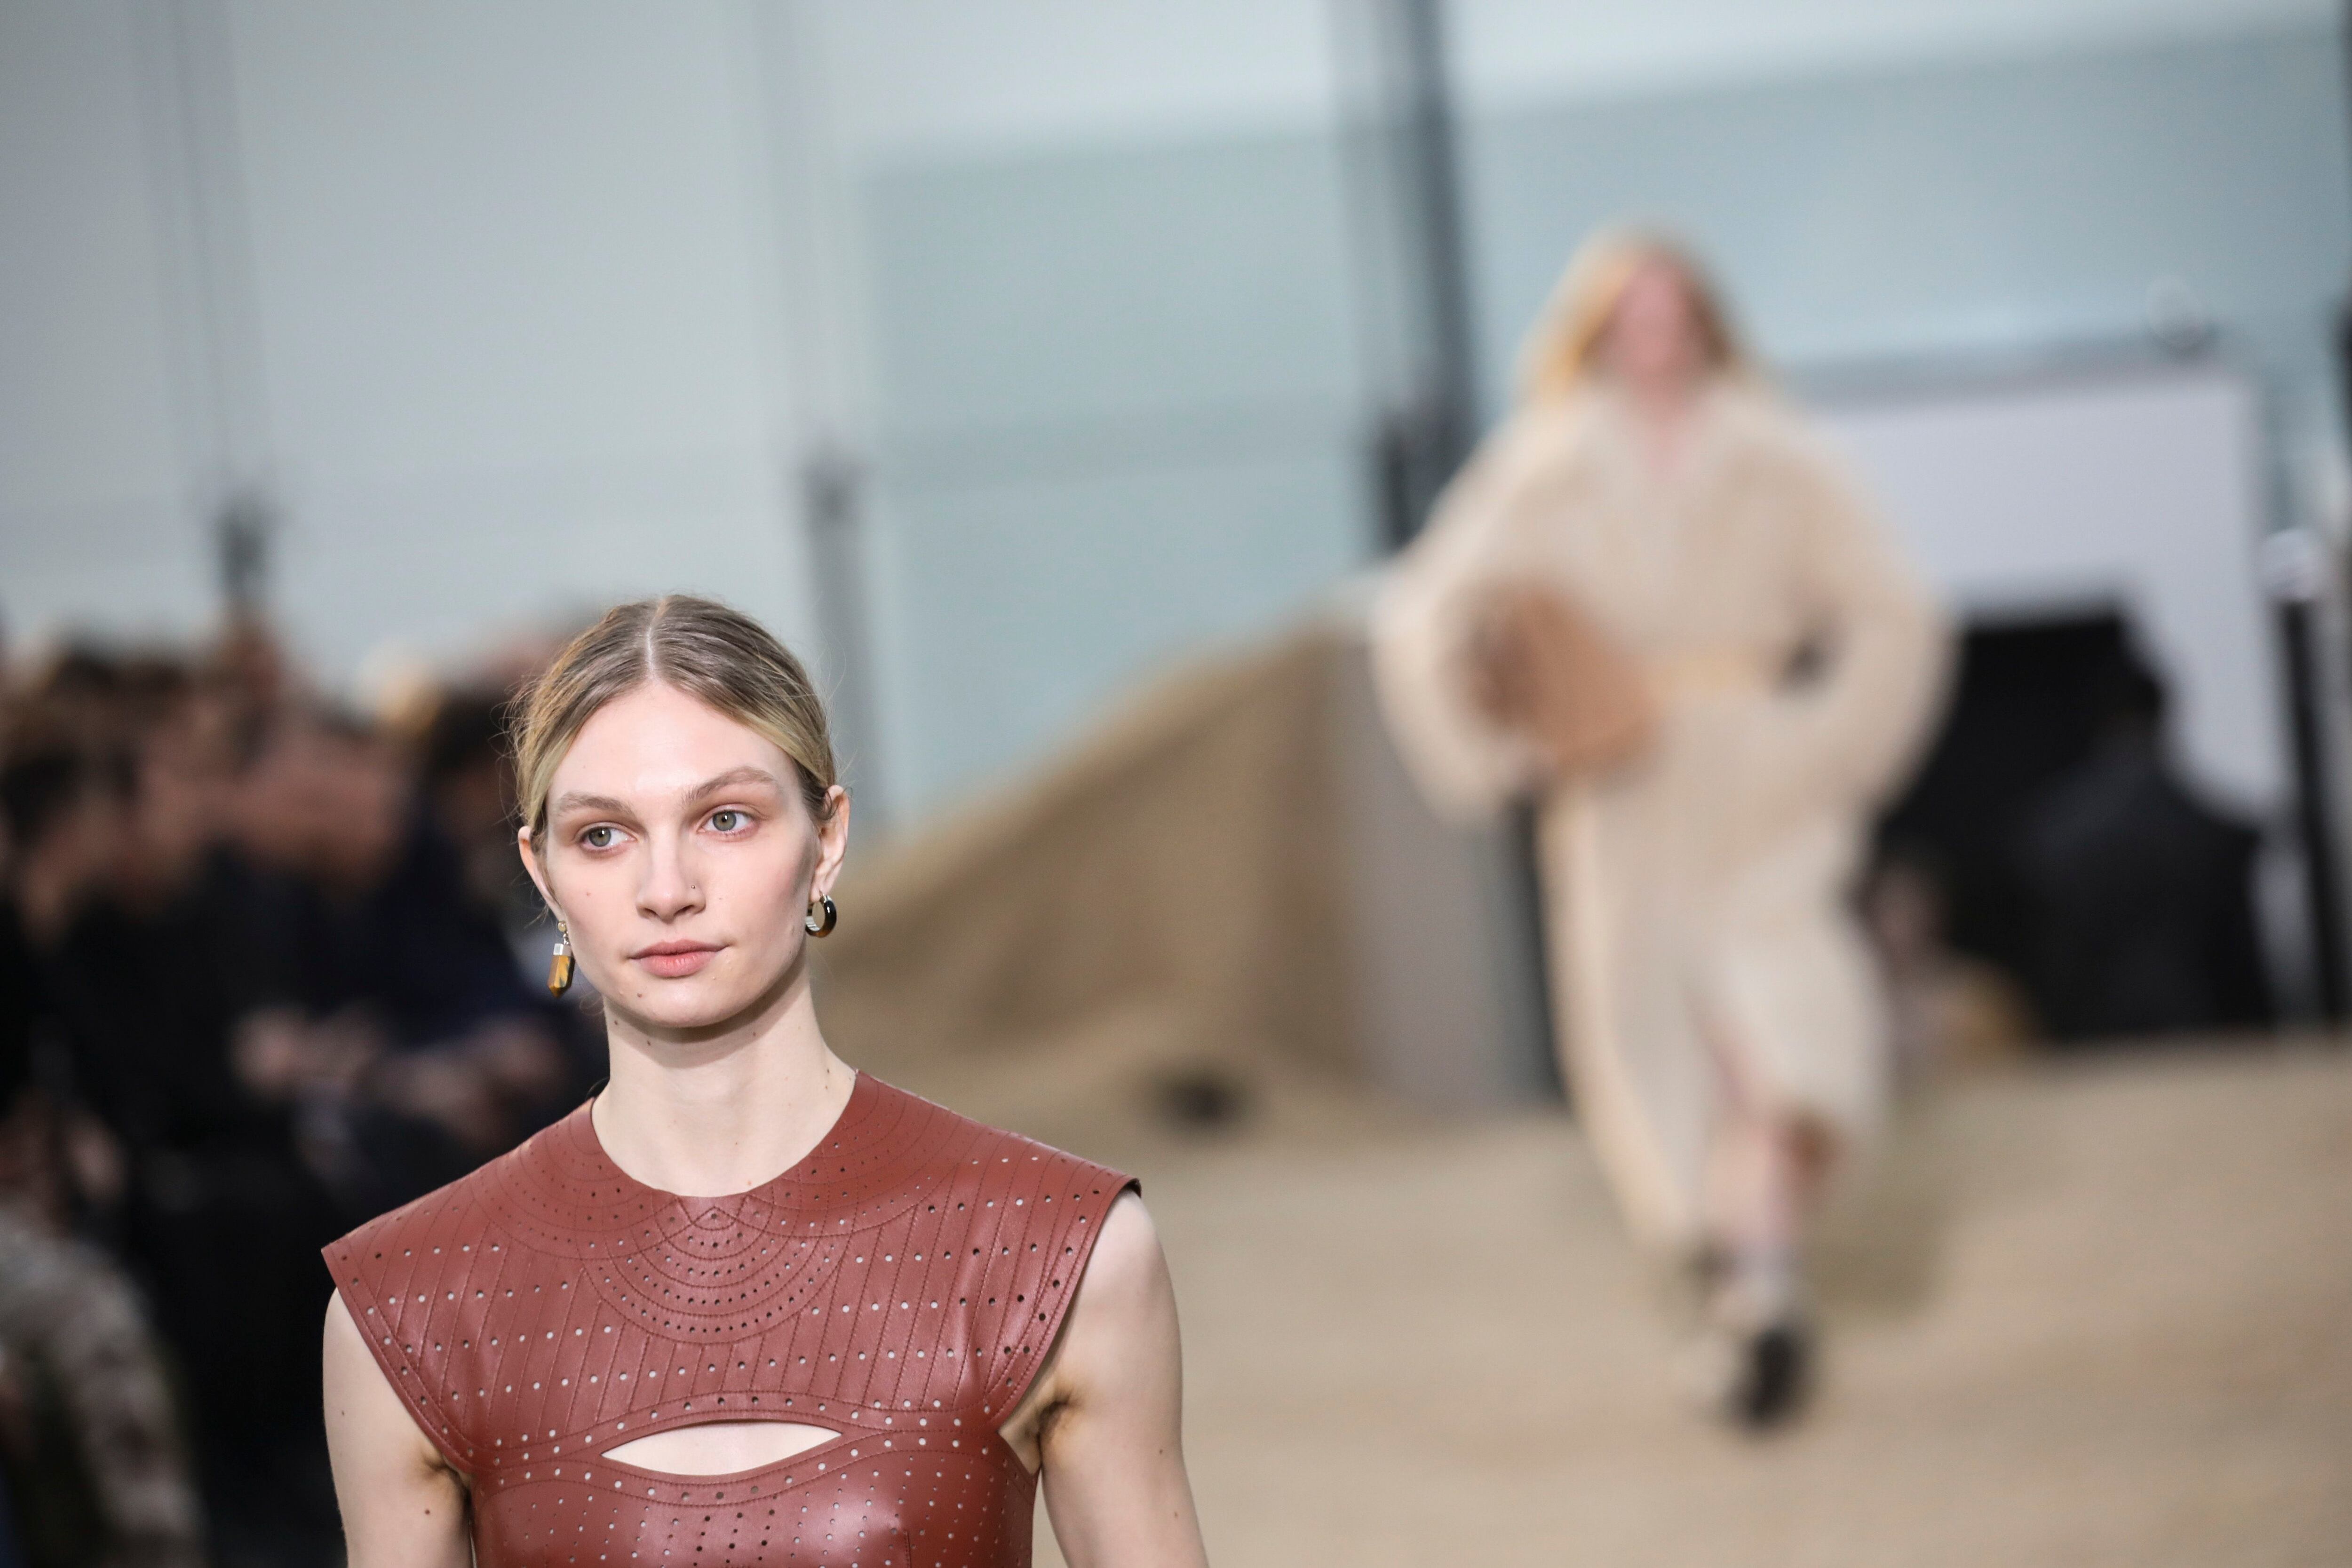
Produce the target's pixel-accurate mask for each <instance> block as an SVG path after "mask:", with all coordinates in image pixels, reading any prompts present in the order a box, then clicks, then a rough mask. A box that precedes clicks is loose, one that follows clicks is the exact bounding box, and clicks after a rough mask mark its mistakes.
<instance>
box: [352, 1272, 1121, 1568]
mask: <svg viewBox="0 0 2352 1568" xmlns="http://www.w3.org/2000/svg"><path fill="white" fill-rule="evenodd" d="M1106 1234H1108V1233H1106ZM323 1361H324V1364H325V1371H326V1379H325V1381H326V1392H327V1451H328V1454H329V1455H330V1456H331V1458H332V1459H333V1460H334V1465H335V1499H336V1501H337V1502H339V1503H340V1504H341V1506H342V1511H343V1540H344V1546H345V1550H346V1552H348V1554H349V1556H348V1562H349V1565H350V1568H467V1565H468V1564H470V1563H472V1561H473V1547H472V1544H471V1542H470V1541H469V1540H468V1538H467V1526H466V1486H465V1482H464V1481H463V1480H462V1479H459V1478H458V1475H457V1471H455V1470H453V1469H450V1468H449V1466H448V1462H447V1461H446V1460H445V1459H443V1458H442V1457H441V1454H440V1451H439V1450H438V1449H436V1448H434V1447H433V1444H432V1442H431V1441H430V1440H429V1439H428V1438H426V1437H425V1434H424V1433H423V1432H422V1431H419V1430H418V1429H417V1426H416V1422H415V1418H414V1417H412V1416H410V1415H409V1413H408V1406H405V1405H404V1404H402V1403H401V1401H400V1396H399V1395H398V1394H396V1393H394V1391H393V1387H392V1385H391V1384H390V1383H387V1382H386V1381H384V1375H383V1368H381V1367H379V1366H378V1365H376V1362H375V1357H374V1356H373V1355H371V1354H368V1347H367V1344H366V1343H365V1342H364V1341H362V1339H361V1338H360V1331H359V1327H358V1325H357V1324H355V1323H353V1322H352V1314H351V1313H350V1312H348V1311H347V1310H345V1308H344V1306H343V1299H342V1297H341V1296H340V1295H338V1296H337V1297H335V1299H334V1300H333V1301H331V1302H329V1303H328V1306H327V1334H326V1346H325V1352H324V1355H323Z"/></svg>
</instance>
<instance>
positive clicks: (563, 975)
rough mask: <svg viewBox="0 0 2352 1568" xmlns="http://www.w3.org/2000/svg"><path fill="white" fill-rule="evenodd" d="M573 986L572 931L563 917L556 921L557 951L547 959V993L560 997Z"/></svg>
mask: <svg viewBox="0 0 2352 1568" xmlns="http://www.w3.org/2000/svg"><path fill="white" fill-rule="evenodd" d="M571 988H572V932H571V929H570V928H569V927H567V926H566V925H564V924H563V922H562V920H561V919H558V920H557V921H556V923H555V951H554V952H553V953H551V954H550V955H549V956H548V959H547V994H548V995H549V996H551V997H560V996H562V994H563V993H564V992H566V991H568V990H570V989H571Z"/></svg>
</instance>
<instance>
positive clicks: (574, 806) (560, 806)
mask: <svg viewBox="0 0 2352 1568" xmlns="http://www.w3.org/2000/svg"><path fill="white" fill-rule="evenodd" d="M573 811H599V812H603V813H604V814H606V815H609V816H614V817H625V816H627V815H628V814H629V808H628V806H627V805H626V804H625V803H624V802H622V801H619V800H614V799H613V797H612V796H610V795H583V794H579V793H577V792H572V793H567V794H562V795H559V796H557V797H556V798H555V804H554V805H552V806H550V807H549V808H548V809H547V814H548V815H549V816H550V817H561V816H565V815H568V814H569V813H571V812H573Z"/></svg>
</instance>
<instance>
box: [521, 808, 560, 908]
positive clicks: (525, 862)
mask: <svg viewBox="0 0 2352 1568" xmlns="http://www.w3.org/2000/svg"><path fill="white" fill-rule="evenodd" d="M515 849H516V851H517V852H519V853H520V854H521V856H522V869H523V870H525V871H527V872H529V873H530V883H531V885H532V886H533V887H536V888H537V889H539V896H540V899H541V902H542V903H544V904H546V905H547V912H548V913H549V914H551V915H555V916H556V918H557V919H559V920H560V919H562V914H561V913H560V912H559V911H558V910H557V909H556V907H555V894H552V893H551V892H549V891H548V887H547V868H546V867H545V866H543V865H541V864H540V863H539V854H538V852H537V851H536V849H535V848H534V847H533V845H532V843H531V839H530V829H529V828H528V827H522V828H517V829H516V830H515Z"/></svg>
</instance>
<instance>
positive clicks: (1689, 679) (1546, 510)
mask: <svg viewBox="0 0 2352 1568" xmlns="http://www.w3.org/2000/svg"><path fill="white" fill-rule="evenodd" d="M1946 643H1947V638H1946V632H1945V628H1944V624H1943V622H1942V620H1941V618H1940V617H1939V615H1938V614H1937V611H1936V608H1935V606H1934V605H1933V604H1932V603H1931V601H1929V599H1928V597H1927V594H1926V593H1925V592H1924V591H1922V589H1921V587H1920V585H1919V583H1918V582H1917V580H1916V579H1915V578H1914V577H1913V575H1912V574H1911V572H1910V571H1909V570H1906V567H1905V565H1904V563H1903V562H1902V560H1901V559H1899V558H1898V557H1897V555H1896V554H1895V552H1894V550H1893V549H1890V548H1889V545H1888V542H1887V540H1886V538H1885V535H1884V533H1883V531H1882V530H1881V528H1879V527H1878V526H1877V524H1876V523H1875V522H1874V519H1873V518H1872V517H1871V514H1870V509H1869V507H1867V505H1866V504H1865V503H1864V500H1863V499H1862V497H1860V496H1859V495H1858V494H1857V493H1856V491H1855V489H1854V488H1853V485H1852V483H1851V482H1850V481H1849V480H1848V478H1847V477H1846V476H1845V475H1844V474H1843V472H1842V470H1841V469H1840V467H1839V465H1837V464H1836V463H1835V462H1834V461H1833V460H1832V458H1831V457H1830V456H1829V455H1828V454H1827V453H1826V452H1825V451H1824V450H1823V449H1822V446H1821V445H1820V444H1818V443H1817V442H1816V441H1815V440H1814V439H1813V437H1812V436H1811V434H1810V433H1809V432H1808V431H1807V430H1806V429H1805V427H1804V424H1803V422H1802V420H1801V418H1800V417H1799V415H1798V414H1797V413H1796V412H1795V411H1794V410H1793V409H1791V408H1790V406H1789V405H1788V404H1787V403H1786V402H1783V401H1782V400H1781V399H1780V397H1778V396H1777V395H1775V393H1774V392H1773V391H1772V390H1771V388H1770V387H1769V385H1767V384H1766V382H1764V380H1763V378H1762V377H1761V376H1760V375H1759V373H1758V371H1756V369H1755V368H1754V366H1753V365H1752V364H1751V363H1750V362H1749V361H1748V358H1747V356H1746V355H1745V353H1744V352H1743V351H1742V350H1741V348H1740V346H1739V343H1738V340H1737V338H1736V337H1735V335H1734V333H1733V331H1732V329H1731V327H1730V324H1729V322H1728V320H1727V317H1726V314H1725V312H1724V309H1723V308H1722V306H1721V304H1720V303H1719V301H1718V300H1717V298H1716V296H1715V294H1714V293H1713V291H1712V290H1711V289H1710V288H1709V287H1708V286H1707V284H1706V279H1705V277H1704V275H1703V274H1702V273H1701V271H1700V269H1699V268H1698V267H1697V266H1696V264H1695V263H1694V262H1693V261H1692V260H1691V259H1690V257H1689V256H1687V255H1685V253H1684V252H1682V251H1681V250H1679V249H1677V248H1676V247H1675V246H1673V245H1671V244H1669V243H1667V242H1664V241H1663V240H1660V239H1656V238H1653V237H1648V236H1642V235H1612V236H1608V237H1605V238H1602V239H1601V240H1599V241H1596V242H1595V243H1593V244H1592V245H1591V246H1589V247H1588V248H1587V249H1586V250H1585V251H1584V252H1583V253H1582V254H1580V256H1579V257H1578V258H1577V260H1576V261H1575V263H1574V264H1573V265H1572V266H1571V267H1570V268H1569V271H1568V273H1567V276H1566V277H1564V278H1563V280H1562V282H1561V284H1560V286H1559V290H1558V291H1557V293H1556V294H1555V296H1554V298H1553V299H1552V301H1551V303H1550V305H1549V308H1547V310H1546V311H1545V313H1544V316H1543V318H1542V319H1541V320H1540V321H1539V322H1538V324H1537V326H1536V329H1535V330H1534V331H1533V333H1532V334H1531V335H1530V337H1529V339H1528V348H1527V350H1526V354H1525V359H1524V361H1523V364H1522V368H1521V378H1520V397H1519V403H1518V407H1517V410H1516V411H1515V412H1514V413H1513V414H1512V415H1511V417H1510V419H1509V420H1508V421H1507V423H1505V424H1504V425H1503V426H1502V428H1501V429H1499V430H1498V431H1496V433H1495V434H1493V435H1492V436H1490V437H1489V438H1488V440H1487V441H1486V444H1484V446H1483V447H1482V448H1481V449H1480V450H1479V452H1478V453H1477V455H1475V458H1474V459H1473V460H1472V461H1471V463H1470V464H1469V465H1468V466H1467V467H1466V468H1465V471H1464V472H1463V474H1462V475H1461V476H1460V477H1459V478H1457V479H1456V480H1455V481H1454V485H1453V486H1451V488H1450V489H1449V490H1448V491H1447V493H1446V494H1445V496H1444V497H1443V498H1442V499H1441V501H1440V503H1439V505H1438V507H1437V509H1436V513H1435V515H1434V517H1433V521H1432V524H1431V527H1430V528H1429V530H1428V531H1427V533H1426V534H1425V535H1424V536H1423V538H1421V539H1420V540H1419V541H1418V542H1417V543H1416V544H1415V545H1414V546H1413V547H1412V549H1411V550H1409V551H1408V552H1407V553H1406V555H1405V556H1404V558H1403V559H1402V560H1401V561H1400V562H1399V563H1398V565H1397V567H1396V569H1395V570H1394V573H1393V575H1392V578H1391V581H1390V583H1389V585H1388V588H1387V591H1386V592H1385V594H1384V597H1383V599H1382V601H1381V605H1380V607H1379V610H1378V612H1377V613H1376V625H1375V649H1376V659H1377V664H1378V672H1379V675H1380V678H1381V688H1382V692H1383V695H1384V697H1385V700H1386V703H1387V706H1388V709H1389V712H1390V715H1391V722H1392V724H1393V727H1394V728H1395V730H1396V732H1397V734H1398V737H1399V738H1400V741H1401V743H1402V748H1403V750H1404V753H1405V755H1406V757H1407V758H1408V761H1409V762H1410V763H1411V764H1412V767H1413V768H1414V770H1415V772H1416V774H1417V776H1418V777H1419V778H1420V779H1421V780H1422V781H1423V785H1424V787H1425V789H1427V790H1428V791H1429V792H1430V793H1431V795H1432V796H1433V798H1434V799H1435V800H1437V801H1438V802H1440V803H1441V805H1443V806H1444V807H1447V808H1449V809H1451V810H1454V811H1456V812H1457V813H1461V814H1465V815H1469V814H1475V813H1479V812H1485V811H1489V810H1493V809H1495V808H1496V806H1498V805H1499V804H1501V803H1502V802H1504V801H1506V800H1508V799H1511V798H1513V797H1524V796H1532V797H1533V798H1534V799H1535V800H1537V801H1538V807H1539V815H1538V823H1539V829H1538V843H1539V846H1540V848H1539V855H1540V870H1541V877H1542V882H1543V885H1544V888H1545V900H1546V912H1547V917H1548V918H1547V926H1548V940H1549V946H1550V954H1549V957H1550V967H1551V970H1552V975H1553V990H1554V995H1555V998H1556V1004H1557V1009H1558V1017H1557V1020H1556V1021H1557V1030H1556V1032H1557V1034H1558V1037H1559V1040H1560V1044H1561V1051H1562V1054H1563V1057H1564V1059H1565V1060H1564V1066H1565V1070H1566V1072H1567V1076H1568V1078H1569V1081H1570V1085H1571V1087H1572V1091H1573V1093H1574V1095H1575V1099H1576V1103H1577V1106H1578V1109H1579V1111H1580V1114H1581V1116H1582V1118H1583V1121H1584V1124H1585V1125H1586V1127H1587V1128H1588V1129H1589V1130H1590V1134H1591V1139H1592V1143H1593V1146H1594V1148H1595V1150H1596V1152H1597V1154H1598V1155H1599V1157H1600V1159H1601V1164H1602V1166H1603V1167H1604V1169H1605V1171H1606V1173H1607V1175H1608V1176H1609V1179H1610V1182H1611V1184H1612V1187H1613V1189H1614V1190H1615V1192H1616V1194H1617V1196H1618V1197H1619V1199H1620V1201H1621V1203H1622V1208H1623V1211H1624V1213H1625V1216H1626V1218H1627V1221H1628V1223H1629V1224H1630V1225H1631V1227H1632V1228H1633V1230H1634V1231H1635V1232H1636V1233H1637V1234H1638V1235H1639V1236H1640V1237H1642V1238H1643V1239H1645V1240H1647V1241H1649V1242H1651V1243H1654V1244H1655V1245H1656V1246H1658V1247H1660V1248H1662V1249H1667V1250H1669V1251H1670V1252H1672V1253H1674V1254H1675V1255H1678V1256H1681V1257H1684V1258H1686V1259H1688V1260H1692V1261H1694V1262H1696V1263H1698V1264H1700V1265H1701V1266H1702V1271H1703V1274H1704V1277H1705V1279H1706V1281H1707V1283H1708V1288H1709V1297H1708V1318H1709V1322H1710V1325H1711V1332H1710V1334H1709V1336H1708V1338H1709V1343H1711V1344H1712V1345H1713V1346H1714V1348H1715V1354H1714V1355H1713V1357H1712V1359H1713V1360H1714V1361H1715V1362H1716V1363H1717V1365H1718V1366H1719V1368H1720V1371H1719V1373H1718V1375H1717V1376H1716V1377H1715V1378H1714V1379H1713V1385H1714V1390H1715V1393H1716V1394H1717V1396H1719V1397H1720V1398H1721V1399H1722V1401H1723V1402H1724V1404H1725V1406H1726V1407H1727V1409H1728V1411H1730V1412H1731V1413H1732V1414H1734V1415H1736V1416H1738V1417H1740V1418H1742V1419H1744V1420H1746V1421H1748V1422H1750V1423H1753V1424H1757V1425H1763V1424H1768V1423H1770V1422H1772V1421H1775V1420H1777V1419H1780V1417H1782V1416H1786V1415H1787V1414H1789V1413H1790V1411H1791V1410H1793V1409H1794V1408H1795V1407H1796V1406H1797V1404H1798V1401H1799V1399H1800V1397H1801V1394H1802V1392H1803V1390H1804V1387H1805V1385H1806V1371H1807V1365H1808V1354H1807V1352H1808V1340H1807V1335H1806V1332H1805V1324H1804V1317H1803V1304H1802V1299H1801V1289H1800V1279H1799V1262H1800V1259H1799V1253H1800V1249H1801V1240H1802V1229H1803V1224H1804V1220H1805V1217H1806V1215H1807V1213H1808V1211H1809V1210H1810V1209H1811V1207H1812V1205H1813V1203H1814V1201H1815V1197H1816V1195H1818V1193H1819V1192H1820V1190H1821V1188H1822V1183H1823V1181H1824V1180H1825V1179H1826V1178H1827V1176H1829V1174H1830V1173H1831V1170H1832V1167H1833V1166H1835V1164H1836V1163H1837V1162H1838V1161H1839V1159H1840V1158H1841V1156H1842V1155H1844V1154H1845V1153H1846V1152H1847V1151H1849V1150H1850V1149H1852V1148H1853V1146H1854V1145H1856V1144H1857V1143H1859V1142H1860V1141H1861V1140H1862V1139H1864V1137H1865V1136H1866V1134H1868V1133H1869V1131H1870V1129H1871V1128H1872V1126H1873V1124H1874V1123H1875V1122H1876V1121H1877V1119H1878V1117H1879V1113H1880V1107H1881V1103H1882V1101H1883V1099H1884V1097H1885V1086H1886V1079H1887V1063H1886V1059H1885V1041H1884V1039H1883V1035H1884V1023H1883V1019H1882V1011H1883V1008H1882V1002H1881V998H1880V996H1879V992H1878V989H1877V986H1876V983H1875V979H1874V975H1873V973H1872V971H1871V969H1870V967H1869V964H1868V962H1867V960H1866V958H1865V956H1864V946H1863V944H1862V939H1861V937H1860V936H1859V934H1858V932H1857V931H1856V929H1855V926H1854V925H1853V920H1852V918H1851V917H1850V916H1849V915H1848V913H1847V910H1846V907H1845V898H1846V893H1847V886H1848V883H1849V881H1850V879H1851V878H1852V876H1853V873H1854V872H1855V869H1856V865H1855V862H1856V856H1857V852H1858V851H1859V850H1860V848H1861V845H1862V839H1863V834H1864V828H1865V826H1866V821H1867V816H1868V812H1869V810H1870V808H1871V806H1872V804H1873V802H1874V801H1875V800H1878V799H1879V798H1880V796H1881V795H1882V794H1883V793H1884V792H1885V790H1886V789H1888V788H1889V787H1890V785H1891V784H1892V783H1893V782H1894V781H1895V779H1896V777H1897V775H1898V774H1899V773H1900V771H1901V770H1902V768H1904V766H1905V764H1906V760H1907V759H1908V758H1910V757H1911V755H1912V753H1913V751H1914V749H1915V747H1916V744H1917V742H1918V740H1919V738H1920V736H1921V733H1922V731H1923V729H1924V728H1925V727H1926V724H1927V720H1928V718H1929V716H1930V714H1931V712H1932V710H1933V708H1934V706H1935V704H1936V700H1937V691H1938V686H1939V683H1940V680H1941V674H1942V672H1943V669H1944V666H1945V662H1946Z"/></svg>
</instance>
